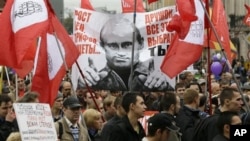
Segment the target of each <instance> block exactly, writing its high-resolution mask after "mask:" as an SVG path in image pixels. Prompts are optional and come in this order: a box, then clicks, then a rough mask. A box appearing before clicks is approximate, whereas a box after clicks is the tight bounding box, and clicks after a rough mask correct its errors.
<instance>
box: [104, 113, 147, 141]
mask: <svg viewBox="0 0 250 141" xmlns="http://www.w3.org/2000/svg"><path fill="white" fill-rule="evenodd" d="M138 126H139V133H137V132H136V131H135V130H134V129H133V127H132V125H131V124H130V122H129V119H128V117H127V116H125V117H123V118H122V121H121V122H120V123H119V124H117V125H116V126H114V127H113V129H112V132H111V134H110V138H109V139H108V140H107V141H141V140H142V138H143V137H145V136H146V134H145V131H144V129H143V127H142V125H141V123H140V122H138Z"/></svg>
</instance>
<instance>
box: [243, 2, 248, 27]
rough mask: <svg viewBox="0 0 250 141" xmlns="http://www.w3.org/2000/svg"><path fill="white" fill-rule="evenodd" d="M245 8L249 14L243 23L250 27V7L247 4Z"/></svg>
mask: <svg viewBox="0 0 250 141" xmlns="http://www.w3.org/2000/svg"><path fill="white" fill-rule="evenodd" d="M245 8H246V9H247V14H246V16H245V18H244V20H243V22H244V23H245V24H246V25H248V26H250V7H249V6H248V5H246V4H245Z"/></svg>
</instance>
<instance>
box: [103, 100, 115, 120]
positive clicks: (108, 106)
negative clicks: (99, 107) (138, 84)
mask: <svg viewBox="0 0 250 141" xmlns="http://www.w3.org/2000/svg"><path fill="white" fill-rule="evenodd" d="M115 99H116V97H114V96H112V95H109V96H107V97H106V98H105V99H104V100H103V107H104V110H105V112H106V113H107V114H109V115H110V116H114V115H115V113H116V109H115V107H114V102H115Z"/></svg>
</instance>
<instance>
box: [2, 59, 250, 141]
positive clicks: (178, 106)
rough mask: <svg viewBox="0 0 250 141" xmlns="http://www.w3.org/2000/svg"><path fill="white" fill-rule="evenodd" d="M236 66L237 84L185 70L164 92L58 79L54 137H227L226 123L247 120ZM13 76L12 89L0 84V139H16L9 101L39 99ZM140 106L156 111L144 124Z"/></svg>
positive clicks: (147, 140)
mask: <svg viewBox="0 0 250 141" xmlns="http://www.w3.org/2000/svg"><path fill="white" fill-rule="evenodd" d="M238 65H239V64H238ZM237 70H239V69H237V68H236V69H235V72H237V73H236V74H235V76H236V79H237V80H236V81H238V82H239V84H240V88H238V87H237V85H236V84H235V83H236V82H235V81H234V79H233V77H232V74H231V73H229V72H225V73H222V74H221V75H220V77H219V78H218V77H215V76H213V75H211V83H210V84H208V81H207V79H206V78H205V77H204V78H198V79H196V78H195V77H194V74H193V73H192V72H189V71H186V72H184V73H182V74H181V75H180V77H179V78H180V79H179V80H178V82H177V83H176V85H175V90H174V91H165V92H122V91H108V90H93V91H92V90H91V91H90V90H89V89H86V87H82V86H78V87H77V88H76V90H75V91H74V92H73V88H72V84H71V83H70V82H69V81H66V80H63V81H62V82H61V85H60V87H59V88H58V94H56V95H57V96H56V98H55V99H54V103H53V104H52V105H51V113H52V118H53V120H54V122H55V127H56V132H57V135H58V140H72V141H88V140H89V141H181V140H182V141H224V140H225V141H227V140H229V130H228V127H229V125H234V124H237V125H238V124H250V114H248V112H249V111H248V108H247V104H248V106H250V102H249V99H250V97H249V96H250V80H248V79H247V77H245V76H244V75H243V73H241V72H240V71H237ZM240 70H242V69H240ZM243 77H244V78H243ZM14 82H17V86H18V89H15V85H12V86H10V87H8V89H6V88H5V87H4V88H3V91H2V94H1V95H0V140H7V141H17V140H18V139H19V140H21V136H20V133H19V128H18V123H17V120H16V116H15V112H14V110H13V107H12V104H13V103H14V102H19V103H38V102H39V94H38V93H36V92H32V91H29V88H30V85H31V83H32V82H30V81H27V80H24V79H22V78H17V81H16V80H13V84H15V83H14ZM209 87H211V92H210V91H208V90H209ZM239 89H241V90H242V92H243V96H244V99H245V100H246V102H247V103H244V102H243V97H242V95H241V93H240V91H239ZM15 91H18V92H17V94H18V95H17V96H16V94H15V93H16V92H15ZM210 95H211V99H209V97H210ZM145 111H157V114H154V115H152V116H151V117H150V118H149V119H147V122H148V124H147V125H148V126H146V129H145V128H144V127H143V126H142V123H141V122H139V119H140V118H143V117H144V113H145Z"/></svg>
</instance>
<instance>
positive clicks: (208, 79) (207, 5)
mask: <svg viewBox="0 0 250 141" xmlns="http://www.w3.org/2000/svg"><path fill="white" fill-rule="evenodd" d="M206 11H208V15H209V14H210V12H209V0H206ZM208 20H209V19H208V18H205V25H206V26H207V41H206V42H207V68H206V69H207V75H206V78H207V81H208V84H207V86H208V92H209V95H208V98H209V114H210V115H212V89H211V70H210V66H211V62H210V54H211V53H210V47H209V37H210V33H209V31H210V30H209V26H208V25H209V23H208Z"/></svg>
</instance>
